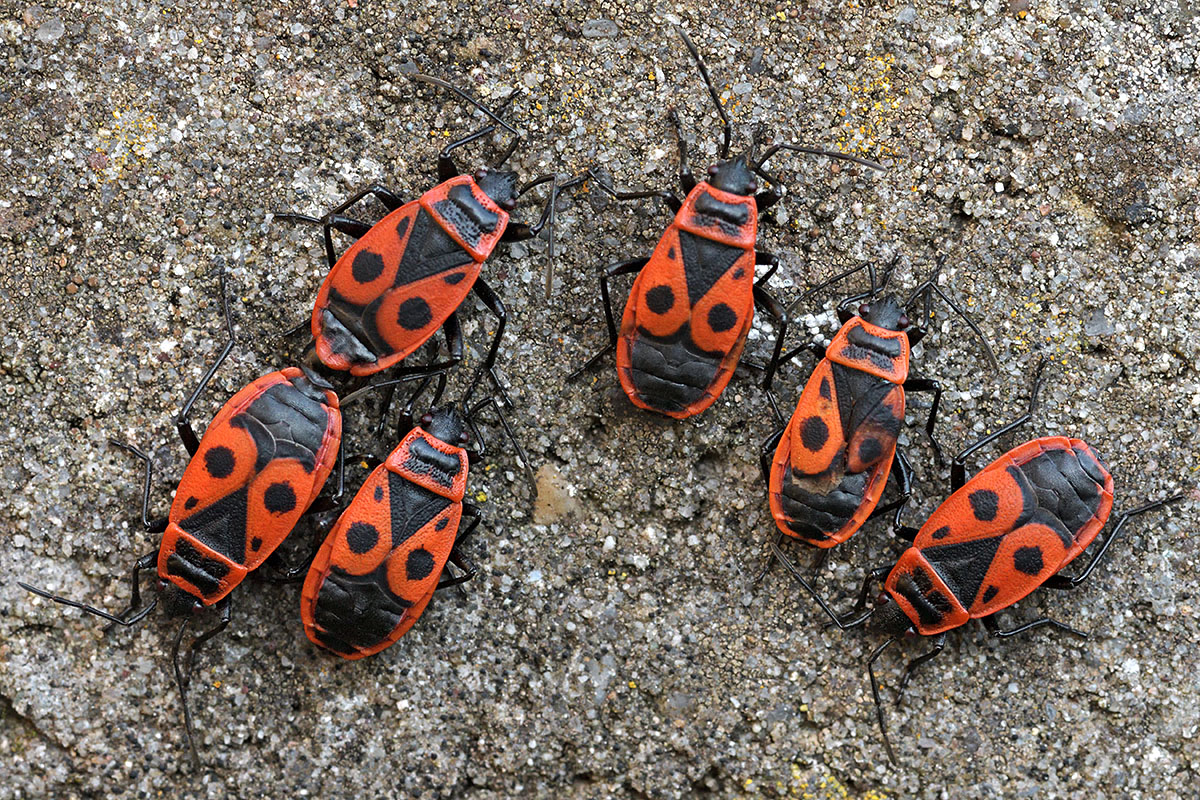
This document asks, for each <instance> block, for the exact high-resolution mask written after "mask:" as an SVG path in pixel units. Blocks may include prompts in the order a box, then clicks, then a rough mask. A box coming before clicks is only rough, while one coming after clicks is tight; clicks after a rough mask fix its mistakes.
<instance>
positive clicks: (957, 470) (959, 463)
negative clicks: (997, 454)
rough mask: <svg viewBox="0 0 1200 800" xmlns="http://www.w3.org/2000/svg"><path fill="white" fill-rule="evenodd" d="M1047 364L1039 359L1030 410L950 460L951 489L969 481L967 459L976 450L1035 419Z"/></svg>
mask: <svg viewBox="0 0 1200 800" xmlns="http://www.w3.org/2000/svg"><path fill="white" fill-rule="evenodd" d="M1045 366H1046V359H1045V358H1042V359H1041V360H1040V361H1038V365H1037V369H1035V370H1034V373H1033V389H1032V391H1030V393H1029V410H1028V411H1026V412H1025V413H1024V414H1022V415H1021V416H1019V417H1017V419H1016V420H1014V421H1013V422H1010V423H1009V424H1007V425H1005V426H1004V427H1003V428H1001V429H1000V430H998V431H996V432H994V433H989V434H988V435H987V436H984V437H983V438H982V439H980V440H979V441H977V442H975V443H974V444H972V445H970V446H969V447H967V448H965V449H963V450H962V451H961V452H959V454H958V455H956V456H955V457H954V460H953V461H951V462H950V489H951V491H958V490H959V489H961V488H962V486H963V484H964V483H966V482H967V465H966V460H967V458H968V457H969V456H970V455H971V454H972V453H974V452H975V451H976V450H978V449H979V448H981V447H983V446H984V445H987V444H990V443H992V442H994V441H996V440H997V439H999V438H1000V437H1001V436H1003V435H1004V434H1006V433H1008V432H1010V431H1014V430H1016V429H1017V428H1019V427H1021V426H1022V425H1024V424H1026V423H1028V422H1029V420H1031V419H1033V415H1034V413H1035V412H1036V411H1037V400H1038V392H1039V391H1040V390H1041V388H1042V369H1043V368H1044V367H1045Z"/></svg>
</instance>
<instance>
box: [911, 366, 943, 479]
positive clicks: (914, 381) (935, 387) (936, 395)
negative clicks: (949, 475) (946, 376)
mask: <svg viewBox="0 0 1200 800" xmlns="http://www.w3.org/2000/svg"><path fill="white" fill-rule="evenodd" d="M904 391H906V392H912V393H916V392H933V403H932V404H931V405H930V406H929V419H927V420H926V421H925V433H926V434H928V436H929V443H930V444H932V445H933V455H934V457H935V458H937V463H938V466H939V467H940V466H943V465H944V464H945V463H946V459H945V457H944V456H943V455H942V446H941V445H940V444H938V440H937V438H936V437H934V435H933V426H934V425H935V424H936V423H937V414H938V406H939V404H941V402H942V385H941V384H940V383H938V382H937V381H936V380H932V379H930V378H909V379H908V380H906V381H905V382H904Z"/></svg>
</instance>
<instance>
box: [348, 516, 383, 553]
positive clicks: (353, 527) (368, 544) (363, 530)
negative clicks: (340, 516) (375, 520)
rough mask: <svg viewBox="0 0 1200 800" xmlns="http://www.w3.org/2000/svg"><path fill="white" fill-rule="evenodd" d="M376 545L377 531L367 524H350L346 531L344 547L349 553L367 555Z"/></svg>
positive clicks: (377, 540) (360, 522) (377, 541)
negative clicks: (346, 547) (348, 549)
mask: <svg viewBox="0 0 1200 800" xmlns="http://www.w3.org/2000/svg"><path fill="white" fill-rule="evenodd" d="M378 543H379V529H378V528H376V527H375V526H374V525H372V524H371V523H369V522H362V521H358V522H352V523H350V527H349V528H348V529H347V530H346V545H347V546H348V547H349V548H350V552H351V553H357V554H358V555H362V554H363V553H369V552H371V549H372V548H373V547H375V545H376V544H378Z"/></svg>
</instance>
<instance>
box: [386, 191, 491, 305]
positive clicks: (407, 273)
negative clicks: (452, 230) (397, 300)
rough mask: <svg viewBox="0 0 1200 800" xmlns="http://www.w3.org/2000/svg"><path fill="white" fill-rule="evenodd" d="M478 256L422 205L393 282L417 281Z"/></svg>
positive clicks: (397, 283) (403, 283) (468, 262)
mask: <svg viewBox="0 0 1200 800" xmlns="http://www.w3.org/2000/svg"><path fill="white" fill-rule="evenodd" d="M474 260H475V259H473V258H472V257H471V254H470V253H468V252H467V251H466V250H463V249H462V247H461V246H460V245H459V244H458V242H456V241H454V239H452V238H451V237H450V234H448V233H446V232H445V231H444V230H442V226H441V225H439V224H438V223H437V220H435V219H434V218H433V217H432V216H430V215H429V213H428V212H427V211H425V209H421V210H420V211H418V212H417V219H416V221H415V222H414V223H413V231H412V235H411V236H409V237H408V243H407V244H406V245H405V246H404V255H403V256H401V257H400V268H399V269H398V270H396V280H395V282H394V284H393V285H395V286H404V285H405V284H408V283H415V282H416V281H419V280H421V279H422V278H428V277H429V276H430V275H437V274H438V273H439V272H445V271H446V270H449V269H454V268H455V267H461V266H463V265H464V264H470V263H471V262H473V261H474Z"/></svg>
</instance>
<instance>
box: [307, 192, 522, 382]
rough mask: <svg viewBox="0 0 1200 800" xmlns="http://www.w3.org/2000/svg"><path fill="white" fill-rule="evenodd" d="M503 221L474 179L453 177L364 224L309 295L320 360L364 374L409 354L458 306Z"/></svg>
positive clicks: (498, 235)
mask: <svg viewBox="0 0 1200 800" xmlns="http://www.w3.org/2000/svg"><path fill="white" fill-rule="evenodd" d="M497 174H499V173H497ZM509 174H511V173H509ZM493 191H494V190H493ZM508 219H509V217H508V213H507V212H506V211H505V210H504V209H503V208H501V207H500V205H498V204H497V202H496V201H495V200H493V199H492V198H491V197H489V196H488V194H487V193H486V192H485V191H484V189H483V188H481V187H480V185H479V183H478V182H476V180H475V178H474V177H472V176H470V175H459V176H457V177H454V178H451V179H450V180H447V181H445V182H443V183H440V184H438V185H437V186H435V187H434V188H432V189H430V190H429V191H427V192H425V193H424V194H423V195H421V197H420V198H419V199H418V200H415V201H413V202H411V203H406V204H404V205H402V206H400V207H399V208H397V209H396V210H394V211H392V212H391V213H390V214H388V215H387V216H385V217H384V218H383V219H381V220H380V221H379V222H377V223H375V225H373V226H371V228H370V229H369V230H368V231H367V232H366V233H365V234H363V235H362V236H361V237H360V238H359V239H358V241H356V242H355V243H354V244H353V245H352V246H351V247H350V248H349V249H348V250H346V252H345V253H343V254H342V256H341V257H340V258H339V259H338V260H337V262H336V263H335V264H334V265H333V268H332V269H331V270H330V272H329V275H328V276H327V277H326V278H325V282H324V284H322V286H321V290H320V292H319V293H318V295H317V301H316V304H315V305H314V307H313V314H312V334H313V338H314V340H315V342H316V350H317V355H318V357H319V358H320V359H321V361H322V363H324V364H325V365H326V366H328V367H330V368H331V369H336V370H349V372H350V373H351V374H353V375H372V374H374V373H376V372H379V371H380V370H384V369H387V368H388V367H390V366H392V365H393V364H395V363H397V362H398V361H400V360H402V359H404V358H405V357H407V356H408V355H410V354H411V353H412V352H413V351H415V350H416V349H417V348H419V347H420V346H421V345H422V344H424V343H425V342H426V341H428V339H429V338H430V337H431V336H432V335H433V334H434V332H435V331H436V330H437V329H438V328H439V327H441V326H442V324H443V323H444V322H445V321H446V319H447V318H448V317H449V316H450V315H451V314H452V313H454V311H455V310H456V309H457V308H458V307H459V306H460V305H461V304H462V302H463V300H464V299H465V298H466V296H467V294H468V293H469V292H470V291H471V289H472V287H474V285H475V281H476V279H477V278H478V277H479V272H480V267H481V265H482V264H483V262H484V261H485V260H487V258H488V256H489V255H491V253H492V250H493V249H494V248H495V247H496V244H497V243H498V242H499V241H500V239H501V237H502V236H503V235H504V231H505V229H506V228H507V226H508Z"/></svg>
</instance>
